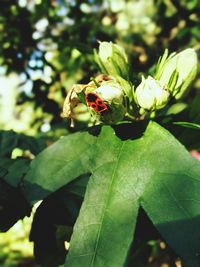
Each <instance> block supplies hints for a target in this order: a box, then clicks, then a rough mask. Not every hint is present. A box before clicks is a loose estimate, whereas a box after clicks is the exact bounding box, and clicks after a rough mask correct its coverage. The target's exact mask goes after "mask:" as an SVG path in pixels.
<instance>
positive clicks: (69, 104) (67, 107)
mask: <svg viewBox="0 0 200 267" xmlns="http://www.w3.org/2000/svg"><path fill="white" fill-rule="evenodd" d="M81 103H83V104H85V106H86V107H87V109H88V111H89V112H90V114H91V116H92V117H93V121H95V122H100V121H103V122H105V123H116V122H118V121H120V120H122V119H123V118H124V115H125V113H126V108H125V105H124V91H123V89H122V87H121V86H120V84H119V83H118V82H117V80H115V79H114V78H112V77H109V76H107V75H99V76H97V77H96V78H95V79H93V80H92V81H91V82H89V83H88V84H76V85H74V86H73V87H72V88H71V89H70V91H69V92H68V95H67V97H66V99H65V102H64V105H63V113H62V116H63V117H66V118H68V119H71V126H73V125H74V119H75V118H76V107H77V106H78V105H79V104H81Z"/></svg>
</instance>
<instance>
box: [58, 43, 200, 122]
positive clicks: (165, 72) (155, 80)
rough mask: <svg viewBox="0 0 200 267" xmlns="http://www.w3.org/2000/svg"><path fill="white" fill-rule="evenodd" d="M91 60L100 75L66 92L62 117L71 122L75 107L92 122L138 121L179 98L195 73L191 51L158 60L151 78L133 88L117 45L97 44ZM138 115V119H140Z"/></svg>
mask: <svg viewBox="0 0 200 267" xmlns="http://www.w3.org/2000/svg"><path fill="white" fill-rule="evenodd" d="M95 59H96V62H97V63H98V65H99V67H100V68H101V71H102V72H103V73H104V75H99V76H97V77H96V78H95V79H93V80H92V81H91V82H89V83H88V84H84V85H83V84H78V85H75V86H73V87H72V89H71V90H70V91H69V93H68V95H67V97H66V100H65V103H64V107H63V116H64V117H67V118H70V119H71V120H72V122H73V119H74V118H75V112H74V110H75V107H76V106H77V105H79V103H84V105H85V106H86V107H87V110H88V111H89V112H90V114H91V115H92V117H93V118H94V120H95V122H100V121H102V122H104V123H108V124H113V123H117V122H119V121H121V120H123V119H124V118H126V119H127V118H131V119H132V120H133V119H136V120H138V119H141V118H144V117H145V115H147V114H151V112H155V111H157V110H160V109H163V108H164V107H165V106H166V105H167V104H168V103H169V101H170V100H171V99H174V100H179V99H181V98H183V97H184V96H185V95H186V94H187V92H188V88H189V86H190V85H191V83H192V81H193V80H194V78H195V76H196V72H197V55H196V53H195V51H194V50H193V49H191V48H189V49H186V50H184V51H182V52H180V53H178V54H176V53H173V54H171V55H168V51H167V50H166V51H165V53H164V55H163V56H162V57H161V58H160V59H159V60H158V63H157V66H156V71H155V75H154V76H153V77H152V76H148V77H147V78H145V77H144V76H142V80H141V83H140V84H139V85H138V86H137V87H136V88H135V87H134V85H133V83H132V82H131V81H130V76H129V67H128V59H127V56H126V54H125V51H124V49H123V48H122V47H120V46H119V45H116V44H113V43H111V42H109V43H108V42H102V43H100V47H99V52H95ZM141 115H142V116H141Z"/></svg>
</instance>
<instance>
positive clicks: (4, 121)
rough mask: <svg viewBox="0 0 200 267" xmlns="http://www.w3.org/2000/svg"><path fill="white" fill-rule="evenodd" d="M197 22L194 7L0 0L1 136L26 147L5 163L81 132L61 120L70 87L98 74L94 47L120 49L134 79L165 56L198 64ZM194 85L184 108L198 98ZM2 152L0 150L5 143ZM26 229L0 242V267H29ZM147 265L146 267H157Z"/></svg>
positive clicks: (197, 5) (167, 2)
mask: <svg viewBox="0 0 200 267" xmlns="http://www.w3.org/2000/svg"><path fill="white" fill-rule="evenodd" d="M199 14H200V2H199V0H189V1H186V0H180V1H178V0H148V1H145V0H132V1H128V0H117V1H111V0H87V1H78V0H43V1H42V0H1V1H0V43H1V46H0V113H1V117H0V129H1V130H3V131H7V130H10V129H12V130H14V131H15V132H17V133H18V134H17V135H16V136H17V137H16V136H15V140H18V141H19V140H21V139H23V138H24V139H23V140H26V142H25V145H24V144H23V145H22V143H23V141H21V143H20V141H19V142H18V141H17V142H14V143H13V141H12V142H11V143H12V145H11V143H9V142H8V143H6V146H11V148H10V153H9V155H8V158H10V159H15V158H18V157H23V158H26V159H28V160H30V159H32V158H33V157H34V155H35V154H37V153H38V152H39V151H40V150H41V149H42V148H44V147H45V146H47V145H49V144H50V143H52V142H53V141H54V140H56V139H57V138H58V137H59V136H61V135H63V134H65V135H66V134H67V133H68V132H69V131H75V130H77V129H81V128H83V127H84V126H85V124H84V121H82V122H81V121H80V122H79V123H77V124H76V127H75V129H73V130H72V129H70V127H69V123H68V122H66V121H64V120H63V119H62V118H61V116H60V114H61V111H62V105H63V101H64V98H65V97H66V94H67V91H68V90H69V89H70V88H71V86H72V85H73V84H74V83H88V81H90V78H91V77H92V76H94V75H96V74H97V73H98V68H97V65H96V64H95V63H94V58H93V50H94V49H95V48H98V41H113V42H116V43H118V44H120V45H122V46H123V47H124V48H125V50H126V53H127V54H128V56H129V60H130V63H131V65H132V72H133V77H134V76H136V74H137V75H138V74H140V73H147V72H151V71H152V69H153V68H154V67H155V64H156V61H157V59H158V57H159V56H160V55H161V54H162V53H163V51H164V49H165V48H168V49H169V51H170V52H173V51H180V50H182V49H184V48H187V47H192V48H194V49H195V50H196V51H197V53H198V56H199V48H200V42H199V41H200V19H199ZM198 77H199V76H198V75H197V79H196V80H195V82H194V85H193V88H192V90H191V92H190V94H189V96H188V98H187V99H186V100H185V102H186V104H187V105H186V106H185V107H187V106H188V105H189V104H190V103H191V102H192V101H193V99H194V98H195V96H196V95H197V94H198V92H199V90H200V79H199V78H198ZM198 99H199V98H198ZM196 101H197V100H196ZM198 116H199V115H198ZM198 119H199V121H200V118H198ZM3 133H5V132H2V135H1V136H3ZM22 133H23V134H24V135H22ZM9 135H12V134H11V132H9ZM25 135H30V136H34V137H35V138H36V140H37V141H33V140H32V139H30V138H31V137H26V136H25ZM22 137H23V138H22ZM16 138H17V139H16ZM20 138H21V139H20ZM2 140H3V139H2ZM4 140H5V139H4ZM6 140H7V139H6ZM12 140H13V139H12ZM35 142H36V143H37V145H36V143H35ZM1 144H4V146H2V145H1V149H5V142H4V143H2V142H1ZM13 144H14V145H13ZM33 147H34V148H36V149H35V151H34V149H33ZM27 225H29V223H28V222H27V221H23V222H21V221H20V222H18V224H17V226H16V225H15V228H14V229H11V230H12V231H11V232H7V233H6V234H0V248H1V251H0V266H9V267H11V266H32V265H31V263H30V262H29V263H27V265H23V263H21V264H22V265H18V264H17V263H16V259H18V258H19V257H29V256H30V255H31V252H30V247H29V245H27V243H26V242H27V241H26V240H25V241H23V240H22V239H23V238H25V237H26V239H27V235H28V234H27V233H28V230H27V227H28V229H29V228H30V227H29V226H27ZM16 229H17V230H16ZM22 230H23V234H21V232H22ZM16 231H17V232H18V233H17V234H16ZM13 238H14V239H13ZM15 238H16V239H17V238H18V241H16V239H15ZM13 243H16V244H19V247H18V248H13ZM16 246H17V245H16ZM151 246H152V244H151ZM156 246H157V248H158V247H159V249H160V245H155V244H154V250H155V247H156ZM163 246H164V245H163ZM151 255H153V254H152V253H151ZM159 255H161V254H159ZM151 257H154V256H151ZM165 257H166V255H165ZM153 259H154V258H153ZM151 262H154V261H153V260H152V258H151ZM151 262H149V263H148V264H149V265H148V266H161V263H159V264H158V262H156V263H152V264H151ZM161 262H162V264H164V263H163V262H164V260H163V261H161ZM166 262H167V263H166V264H169V265H168V266H175V265H170V264H171V263H169V260H168V261H166ZM25 264H26V263H25ZM146 264H147V263H146ZM156 264H157V265H156ZM173 264H175V263H173ZM179 264H181V263H180V262H179ZM138 266H139V265H138ZM144 266H147V265H144ZM165 266H166V265H165ZM176 266H181V265H176Z"/></svg>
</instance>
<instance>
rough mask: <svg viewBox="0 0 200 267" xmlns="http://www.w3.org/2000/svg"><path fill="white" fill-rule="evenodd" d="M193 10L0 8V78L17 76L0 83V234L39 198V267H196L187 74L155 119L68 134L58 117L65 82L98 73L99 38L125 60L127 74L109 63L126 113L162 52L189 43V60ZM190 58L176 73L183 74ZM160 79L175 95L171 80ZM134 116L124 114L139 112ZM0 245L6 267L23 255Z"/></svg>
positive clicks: (10, 0)
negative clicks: (182, 90)
mask: <svg viewBox="0 0 200 267" xmlns="http://www.w3.org/2000/svg"><path fill="white" fill-rule="evenodd" d="M199 12H200V4H199V1H197V0H192V1H186V0H181V1H176V0H171V1H169V0H159V1H158V0H149V1H145V0H140V1H125V0H119V1H117V4H116V3H115V1H110V0H88V1H84V2H83V1H78V0H73V1H64V0H45V1H41V0H37V1H36V0H35V1H34V0H33V1H26V0H23V1H22V0H2V1H1V3H0V41H1V47H0V64H1V67H0V74H1V75H2V74H3V75H8V79H11V76H12V75H13V73H14V75H18V79H15V78H12V79H11V80H12V82H10V83H8V84H7V83H6V80H4V79H3V80H1V79H0V96H1V97H0V98H1V99H0V111H1V115H2V118H1V121H0V126H1V131H0V148H1V149H0V230H1V231H7V230H8V229H9V228H10V227H12V226H13V225H14V224H15V223H16V222H17V221H18V220H21V219H22V218H24V216H29V215H30V212H31V206H32V205H33V204H35V203H36V202H37V201H39V200H42V202H41V203H40V205H39V207H38V208H37V210H36V213H35V216H34V219H33V223H32V229H31V234H30V239H31V241H32V242H34V253H35V256H36V259H37V261H38V262H39V263H40V264H41V265H42V267H46V266H47V267H57V266H59V265H61V264H65V266H66V267H67V266H70V267H76V266H86V267H88V266H93V267H102V266H108V267H112V266H114V267H116V266H117V267H121V266H126V267H130V266H138V267H140V266H141V267H152V266H154V264H155V265H156V264H157V266H162V263H166V262H167V263H168V264H169V266H174V264H175V263H174V262H175V261H176V260H177V257H178V256H180V257H181V258H182V259H183V261H184V262H185V264H186V266H188V267H196V266H199V264H200V263H199V245H200V244H199V240H200V237H199V227H198V226H199V213H200V208H199V189H198V188H199V181H200V176H199V173H200V170H199V169H200V167H199V162H198V161H197V160H195V159H193V158H192V157H191V156H190V155H189V153H188V152H187V151H186V149H187V150H189V151H190V150H195V152H196V153H198V150H200V139H199V124H200V105H199V101H200V94H199V93H198V91H199V90H198V89H199V88H200V85H199V79H198V75H197V79H196V80H195V81H194V83H193V85H192V88H191V90H190V91H189V92H188V95H187V97H186V98H185V99H184V100H179V101H176V100H175V99H170V100H169V102H167V106H165V107H164V108H163V109H162V110H159V111H157V113H156V116H155V114H154V112H152V114H150V116H151V119H152V118H154V120H155V121H156V122H157V123H156V122H150V123H149V120H150V119H149V118H147V120H145V121H142V122H134V123H125V122H123V123H119V124H118V125H113V126H112V127H111V126H109V127H108V126H103V127H101V126H98V127H93V128H89V130H88V121H86V120H87V119H85V117H84V118H82V119H80V121H79V122H77V123H76V124H75V128H74V129H71V128H70V123H69V122H65V121H64V120H63V119H62V118H61V116H60V114H61V110H62V105H63V101H64V98H65V97H66V94H67V92H68V91H69V89H70V88H71V87H72V85H73V84H77V83H79V84H85V83H87V82H89V81H90V79H91V78H94V77H95V76H96V75H97V73H98V69H97V65H96V63H95V60H94V55H93V51H94V50H95V49H97V48H98V46H99V41H101V42H104V41H108V42H110V41H111V42H113V43H116V44H117V45H121V46H122V47H123V49H124V50H125V52H126V54H127V56H128V59H129V62H130V65H131V67H130V68H129V69H128V68H127V65H126V64H125V63H126V62H127V58H126V56H125V58H121V60H119V58H118V60H119V61H118V60H117V59H115V60H114V59H113V58H112V56H111V58H109V60H108V61H109V62H110V64H111V65H110V66H111V67H112V68H113V70H114V72H117V73H119V72H121V73H122V72H123V71H124V76H123V77H126V78H127V77H128V81H126V80H124V79H123V78H121V77H120V76H118V77H115V78H117V82H118V83H119V84H120V86H121V87H122V88H123V90H124V92H125V93H126V95H127V96H128V98H126V99H125V103H124V104H125V105H126V107H127V106H129V104H130V103H129V102H134V101H135V96H134V91H135V89H136V88H137V87H138V85H139V84H140V82H141V77H142V76H144V77H147V74H149V75H151V76H153V75H154V74H155V73H156V61H157V59H158V58H159V56H160V55H162V54H163V51H164V50H165V49H167V50H168V51H169V53H171V52H174V51H176V52H179V51H182V50H184V49H186V48H189V47H191V48H193V49H194V50H195V51H197V56H198V57H199V36H200V20H199ZM119 47H120V46H119ZM124 50H123V51H124ZM108 52H109V51H108ZM113 52H115V53H114V54H116V53H118V52H119V51H118V46H116V47H115V51H113ZM166 56H167V54H165V56H164V58H163V60H164V59H165V58H166ZM189 61H190V58H187V59H186V60H185V59H184V58H183V63H182V62H181V64H180V65H181V66H180V68H182V67H183V68H184V69H185V71H186V72H187V70H188V68H187V64H188V63H186V62H189ZM163 62H164V61H162V60H161V63H163ZM122 65H125V69H122ZM107 67H108V66H107ZM104 68H105V64H104ZM157 71H158V69H157ZM169 71H171V72H172V74H171V77H168V75H167V77H166V79H167V80H169V86H170V87H174V86H175V84H176V83H177V81H178V79H179V76H178V73H177V72H176V71H174V72H173V70H172V69H171V67H169ZM195 71H196V70H195ZM197 72H199V70H197ZM188 75H189V76H191V73H189V74H188ZM192 79H193V75H192ZM14 80H16V81H14ZM187 82H188V79H186V81H185V83H184V84H183V85H182V86H183V87H187V86H188V84H187ZM84 100H85V98H84ZM135 105H137V103H135ZM134 109H135V106H134V105H132V108H130V110H128V112H129V113H130V114H133V115H134V116H136V117H137V116H138V115H140V116H141V117H142V116H143V115H144V114H142V111H141V114H138V113H137V114H134ZM81 112H82V110H77V114H78V116H79V115H80V117H81V114H82V113H81ZM130 117H131V116H130ZM130 117H129V118H128V117H127V120H128V119H131V118H130ZM147 125H148V126H147ZM146 126H147V128H146ZM165 128H166V129H168V130H169V132H168V131H167V130H166V129H165ZM10 129H13V130H14V131H11V130H10ZM16 132H17V133H16ZM27 134H29V135H30V134H31V135H32V136H28V135H27ZM63 135H64V137H62V138H60V137H61V136H63ZM59 138H60V139H59ZM57 139H59V140H58V141H56V140H57ZM177 140H179V141H180V142H181V143H182V144H183V145H184V146H185V148H184V147H183V146H182V145H181V144H180V143H179V142H178V141H177ZM54 141H56V142H55V143H54ZM52 143H53V144H52ZM46 146H48V148H46ZM45 148H46V149H45ZM25 223H26V221H25ZM15 226H16V225H15ZM12 229H14V228H12ZM12 229H11V230H12ZM4 234H6V235H7V233H4ZM8 235H9V234H8ZM11 235H12V237H13V236H14V233H11ZM7 238H8V239H9V237H7ZM10 240H11V243H12V242H13V243H14V242H15V240H14V239H12V238H11V239H10ZM160 240H164V242H166V243H167V244H168V245H169V246H170V247H171V249H169V248H168V247H167V248H166V249H162V248H161V246H160V242H163V241H160ZM66 241H67V243H66ZM68 242H70V249H69V250H68V245H69V244H68ZM1 244H3V245H1ZM1 244H0V248H1V250H2V253H0V265H2V266H9V267H10V266H13V265H14V266H16V265H17V263H16V259H18V260H19V261H20V257H21V255H22V254H20V253H18V249H17V250H16V249H15V248H14V249H13V250H9V249H10V248H9V246H8V248H5V246H6V243H1ZM66 245H67V248H66ZM10 251H12V253H10ZM68 252H69V253H68ZM14 253H15V254H14ZM23 255H25V254H23ZM25 256H26V255H25ZM6 258H7V260H6ZM13 258H15V261H14V263H13V261H12V259H13ZM65 258H66V259H65ZM152 259H153V260H152ZM166 259H169V260H166ZM9 260H10V261H11V262H12V263H10V262H9ZM63 266H64V265H63Z"/></svg>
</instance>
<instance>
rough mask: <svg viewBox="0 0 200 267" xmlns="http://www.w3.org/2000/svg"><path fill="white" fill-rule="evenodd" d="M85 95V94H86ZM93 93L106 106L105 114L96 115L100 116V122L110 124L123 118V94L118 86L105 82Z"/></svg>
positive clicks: (113, 82)
mask: <svg viewBox="0 0 200 267" xmlns="http://www.w3.org/2000/svg"><path fill="white" fill-rule="evenodd" d="M86 93H87V92H86ZM93 93H95V94H96V95H97V96H98V97H99V98H100V99H101V100H103V102H104V104H105V105H106V106H107V110H106V112H102V113H101V112H100V113H96V115H97V116H99V115H100V120H102V121H103V122H105V123H108V124H112V123H115V122H118V121H120V120H122V119H123V118H124V115H125V113H126V108H125V106H124V92H123V89H122V88H121V87H120V85H119V84H118V83H117V82H115V81H113V80H111V81H105V82H103V83H102V84H101V86H100V87H98V88H96V89H95V90H94V91H93Z"/></svg>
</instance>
